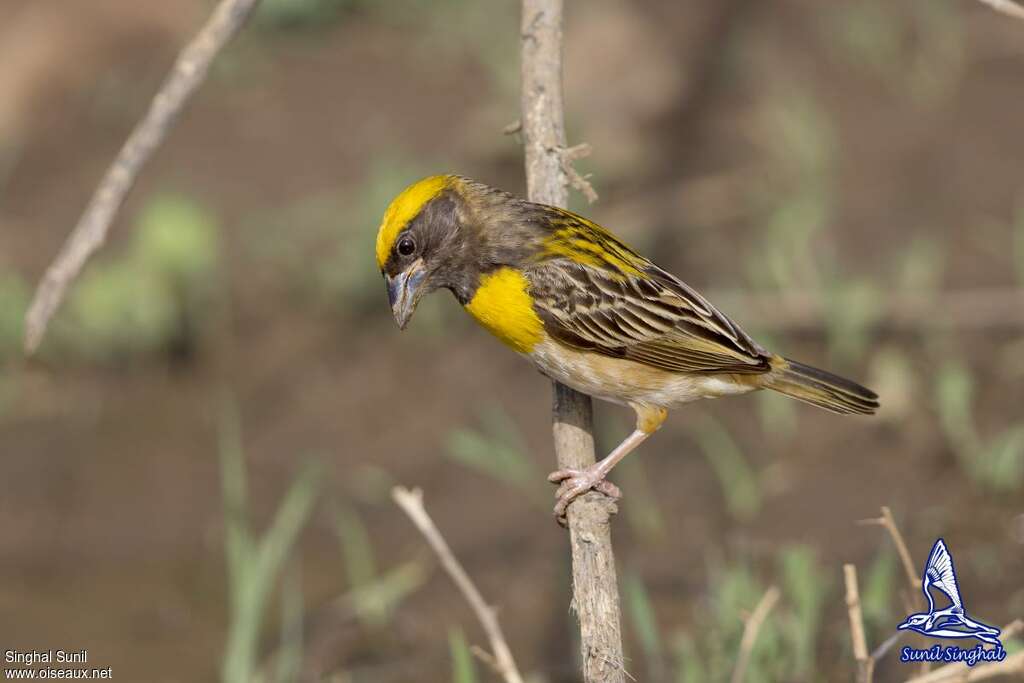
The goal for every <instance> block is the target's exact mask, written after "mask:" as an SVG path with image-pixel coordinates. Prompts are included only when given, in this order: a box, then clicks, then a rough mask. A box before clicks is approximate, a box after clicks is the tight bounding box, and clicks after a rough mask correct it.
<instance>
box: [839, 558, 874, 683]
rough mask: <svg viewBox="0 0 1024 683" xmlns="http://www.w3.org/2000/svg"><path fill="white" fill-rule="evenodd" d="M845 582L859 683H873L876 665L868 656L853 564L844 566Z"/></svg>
mask: <svg viewBox="0 0 1024 683" xmlns="http://www.w3.org/2000/svg"><path fill="white" fill-rule="evenodd" d="M843 580H844V582H845V584H846V611H847V614H848V615H849V617H850V636H851V638H852V640H853V657H854V659H856V660H857V683H871V678H872V675H873V673H874V668H875V663H874V661H873V660H872V659H871V657H870V656H869V655H868V642H867V638H866V637H865V635H864V615H863V614H862V613H861V608H860V589H859V588H858V586H857V568H856V567H855V566H853V565H852V564H844V565H843Z"/></svg>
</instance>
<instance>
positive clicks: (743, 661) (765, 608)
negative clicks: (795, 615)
mask: <svg viewBox="0 0 1024 683" xmlns="http://www.w3.org/2000/svg"><path fill="white" fill-rule="evenodd" d="M780 595H781V593H780V592H779V589H778V588H777V587H775V586H772V587H770V588H769V589H768V590H766V591H765V593H764V595H762V596H761V599H760V600H759V601H758V603H757V607H755V608H754V611H753V612H752V613H751V614H750V618H749V619H747V623H746V624H745V625H744V626H743V637H742V638H741V639H740V652H739V655H738V657H737V658H736V668H735V669H733V672H732V679H730V680H731V681H732V683H742V681H743V678H744V677H745V676H746V675H747V666H749V665H750V655H751V653H753V651H754V643H756V642H757V634H758V633H760V632H761V626H762V624H764V621H765V619H767V618H768V614H769V613H770V612H771V611H772V608H773V607H775V603H777V602H778V601H779V596H780Z"/></svg>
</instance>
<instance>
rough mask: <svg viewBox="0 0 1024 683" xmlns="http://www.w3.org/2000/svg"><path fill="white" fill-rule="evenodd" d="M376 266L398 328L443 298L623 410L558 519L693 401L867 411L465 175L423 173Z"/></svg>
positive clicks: (546, 215)
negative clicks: (610, 439)
mask: <svg viewBox="0 0 1024 683" xmlns="http://www.w3.org/2000/svg"><path fill="white" fill-rule="evenodd" d="M376 260H377V266H378V268H379V269H380V271H381V274H382V275H383V277H384V280H385V284H386V288H387V293H388V301H389V304H390V306H391V312H392V315H393V316H394V319H395V322H396V323H397V325H398V327H399V329H405V327H406V325H408V323H409V321H410V319H411V318H412V316H413V314H414V312H415V311H416V306H417V304H418V303H419V301H420V300H421V299H422V297H423V296H425V295H426V294H428V293H430V292H433V291H435V290H438V289H447V290H449V291H451V293H452V294H454V296H455V298H456V299H457V300H458V302H459V303H460V304H461V305H462V306H463V308H464V309H465V310H466V311H467V312H468V313H469V315H470V316H472V317H473V318H474V319H475V320H476V321H477V322H478V323H479V324H480V325H482V326H483V327H484V328H485V329H487V330H488V331H490V332H491V333H492V334H493V335H494V336H495V337H497V338H498V339H499V340H500V341H502V342H504V344H505V345H507V346H508V347H511V349H512V350H513V351H515V352H517V353H519V354H521V355H522V356H525V357H526V358H527V359H528V360H529V361H531V362H532V363H533V365H534V366H535V367H536V368H537V369H538V370H539V371H540V372H541V373H542V374H544V375H546V376H548V377H549V378H551V379H552V380H555V381H557V382H561V383H562V384H564V385H567V386H569V387H571V388H573V389H575V390H577V391H580V392H582V393H584V394H588V395H590V396H591V397H594V398H597V399H601V400H605V401H610V402H612V403H617V404H622V405H626V406H629V407H631V408H632V409H633V411H634V412H635V413H636V428H635V429H634V430H633V432H632V433H631V434H630V435H629V436H627V437H626V438H625V439H624V440H623V441H622V443H620V444H619V445H618V446H617V447H615V448H614V449H613V450H612V451H611V452H610V453H609V454H608V455H607V456H606V457H604V458H603V459H601V460H600V461H598V462H596V463H594V464H593V465H591V466H589V467H587V468H584V469H560V470H557V471H555V472H552V473H551V475H549V477H548V480H549V481H551V482H552V483H554V484H557V485H558V490H557V491H556V494H555V495H556V498H557V503H556V505H555V510H554V511H555V515H556V517H557V518H558V519H559V521H560V522H562V523H563V524H564V523H565V519H566V517H565V515H566V510H567V507H568V506H569V504H570V503H571V502H572V501H573V500H574V499H575V498H577V497H578V496H580V495H582V494H583V493H585V492H587V491H590V490H592V489H593V490H597V491H600V492H602V493H604V494H606V495H608V496H610V497H611V498H614V499H618V498H619V497H620V495H621V491H620V490H619V489H618V487H616V486H615V485H614V484H612V483H611V482H609V481H608V480H607V479H606V477H607V475H608V473H609V472H610V471H611V470H612V468H613V467H615V465H616V464H617V463H618V462H620V461H621V460H622V458H624V457H625V456H626V455H628V454H629V453H630V452H632V451H633V450H635V449H636V448H637V447H638V446H639V445H640V444H641V443H643V442H644V441H645V440H646V439H647V438H648V437H650V436H651V435H652V434H653V433H655V432H656V431H657V430H658V429H659V428H660V427H661V425H662V424H663V423H664V421H665V419H666V417H667V415H668V411H669V410H670V409H673V408H677V407H679V406H682V405H685V404H687V403H690V402H692V401H696V400H698V399H703V398H718V397H722V396H731V395H739V394H746V393H749V392H752V391H757V390H760V389H770V390H773V391H777V392H780V393H782V394H785V395H787V396H790V397H793V398H796V399H799V400H801V401H805V402H807V403H810V404H812V405H815V406H817V407H819V408H824V409H826V410H829V411H831V412H834V413H841V414H860V415H870V414H873V413H874V412H875V411H876V410H877V409H878V406H879V402H878V396H877V395H876V394H875V393H874V392H873V391H871V390H869V389H866V388H865V387H863V386H861V385H860V384H857V383H856V382H853V381H851V380H848V379H845V378H842V377H839V376H838V375H834V374H832V373H830V372H826V371H824V370H819V369H817V368H814V367H811V366H809V365H804V364H803V363H798V362H796V361H793V360H789V359H787V358H784V357H782V356H780V355H778V354H775V353H771V352H769V351H767V350H766V349H765V348H764V347H763V346H761V345H760V344H758V343H757V342H756V341H754V340H753V339H752V338H751V337H750V336H749V335H748V334H747V333H746V332H744V331H743V330H742V329H741V328H740V326H739V325H737V324H736V323H735V322H733V321H732V320H730V319H729V318H728V317H726V316H725V315H724V314H723V313H722V312H720V311H719V310H718V309H717V308H715V306H714V305H712V304H711V302H709V301H708V300H707V299H706V298H704V296H702V295H701V294H700V293H699V292H698V291H697V290H695V289H694V288H693V287H690V286H689V285H687V284H686V283H684V282H683V281H682V280H680V279H679V278H677V277H676V276H674V275H672V274H671V273H669V272H668V271H666V270H664V269H662V268H660V267H659V266H657V265H655V264H654V262H652V261H651V260H649V259H647V258H645V257H644V256H641V255H640V254H639V253H638V252H637V251H635V250H634V249H632V248H630V247H629V246H627V245H626V244H625V243H624V242H623V241H622V240H620V239H619V238H617V237H616V236H615V235H613V234H612V233H611V232H610V231H608V230H606V229H605V228H603V227H601V226H600V225H598V224H596V223H594V222H593V221H590V220H588V219H587V218H584V217H583V216H581V215H579V214H576V213H573V212H571V211H568V210H566V209H562V208H559V207H556V206H548V205H545V204H539V203H535V202H530V201H527V200H525V199H522V198H520V197H517V196H515V195H513V194H511V193H509V192H505V191H503V190H500V189H497V188H494V187H491V186H489V185H486V184H484V183H481V182H478V181H475V180H472V179H471V178H468V177H465V176H461V175H455V174H445V175H433V176H429V177H426V178H423V179H421V180H419V181H417V182H415V183H413V184H412V185H410V186H408V187H407V188H405V189H404V190H402V191H401V192H400V193H399V194H398V195H397V196H395V198H394V199H393V200H392V201H391V203H390V204H389V206H388V207H387V209H386V210H385V212H384V215H383V218H382V220H381V224H380V227H379V229H378V232H377V240H376Z"/></svg>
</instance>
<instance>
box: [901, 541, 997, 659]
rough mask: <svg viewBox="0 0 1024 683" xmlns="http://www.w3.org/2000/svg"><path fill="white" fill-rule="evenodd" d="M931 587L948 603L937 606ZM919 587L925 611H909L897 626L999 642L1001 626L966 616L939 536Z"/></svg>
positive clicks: (924, 632) (938, 636)
mask: <svg viewBox="0 0 1024 683" xmlns="http://www.w3.org/2000/svg"><path fill="white" fill-rule="evenodd" d="M930 588H935V589H936V590H938V591H939V592H941V593H942V594H943V595H945V596H946V597H947V598H949V606H948V607H945V608H943V609H940V610H936V609H935V600H934V598H933V597H932V593H931V591H930V590H929V589H930ZM921 591H922V592H923V593H924V597H925V598H926V599H927V600H928V611H927V612H920V613H917V614H911V615H910V616H908V617H907V618H906V620H905V621H904V622H903V623H902V624H900V625H899V626H897V629H899V630H907V629H910V630H912V631H917V632H918V633H923V634H924V635H926V636H935V637H937V638H977V639H978V640H981V641H983V642H986V643H990V644H993V645H995V644H999V643H1000V641H999V638H998V636H999V633H1000V629H998V628H996V627H994V626H989V625H988V624H983V623H981V622H980V621H975V620H974V619H971V618H970V617H968V616H967V612H966V611H965V610H964V602H963V599H962V598H961V597H960V587H959V585H958V584H957V580H956V570H955V569H954V567H953V556H952V555H951V554H950V553H949V549H948V548H947V547H946V542H945V541H944V540H942V539H941V538H940V539H938V540H937V541H935V545H933V546H932V550H931V552H930V553H929V554H928V561H927V562H925V565H924V575H923V576H922V578H921Z"/></svg>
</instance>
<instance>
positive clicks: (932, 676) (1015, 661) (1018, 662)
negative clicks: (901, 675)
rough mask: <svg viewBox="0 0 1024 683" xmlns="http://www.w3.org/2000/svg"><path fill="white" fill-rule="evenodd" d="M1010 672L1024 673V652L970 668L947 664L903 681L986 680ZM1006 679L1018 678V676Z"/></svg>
mask: <svg viewBox="0 0 1024 683" xmlns="http://www.w3.org/2000/svg"><path fill="white" fill-rule="evenodd" d="M1010 674H1024V652H1018V653H1017V654H1015V655H1011V656H1009V657H1007V658H1006V659H1004V660H1003V661H1001V662H991V663H988V664H976V665H974V667H971V668H968V666H967V665H966V664H964V663H962V662H957V663H956V664H947V665H946V666H944V667H942V668H941V669H936V670H935V671H932V672H930V673H927V674H924V675H923V676H916V677H914V678H908V679H907V680H906V682H905V683H954V682H955V683H970V682H972V681H987V680H990V679H992V678H998V677H1002V676H1009V675H1010ZM1008 680H1020V678H1019V677H1016V678H1011V679H1008Z"/></svg>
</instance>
